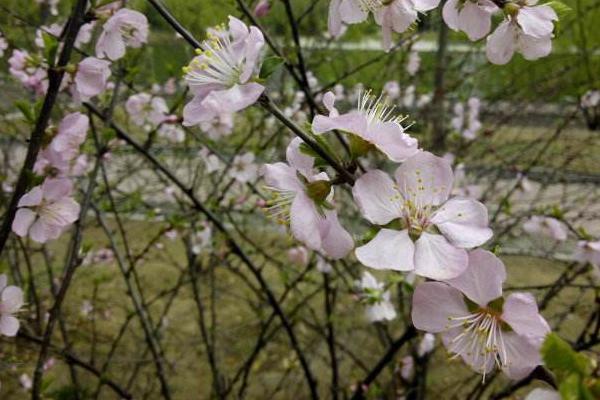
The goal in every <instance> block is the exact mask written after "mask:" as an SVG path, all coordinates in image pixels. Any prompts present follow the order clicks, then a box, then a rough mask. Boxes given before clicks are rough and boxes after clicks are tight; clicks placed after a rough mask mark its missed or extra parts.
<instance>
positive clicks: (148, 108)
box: [125, 93, 169, 130]
mask: <svg viewBox="0 0 600 400" xmlns="http://www.w3.org/2000/svg"><path fill="white" fill-rule="evenodd" d="M125 109H126V110H127V114H128V115H129V118H131V120H132V121H133V123H135V124H136V125H138V126H143V127H145V128H146V129H147V130H151V129H153V128H155V127H157V126H158V125H159V124H161V123H162V122H164V121H165V120H166V119H167V118H168V117H169V115H168V114H169V107H168V106H167V102H166V101H165V99H164V98H162V97H159V96H152V95H150V94H148V93H138V94H134V95H132V96H130V97H129V99H127V102H126V103H125Z"/></svg>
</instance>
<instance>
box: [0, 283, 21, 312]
mask: <svg viewBox="0 0 600 400" xmlns="http://www.w3.org/2000/svg"><path fill="white" fill-rule="evenodd" d="M22 306H23V291H22V290H21V288H18V287H16V286H9V287H7V288H5V289H4V290H3V291H2V312H4V313H9V314H14V313H16V312H17V311H19V309H20V308H21V307H22Z"/></svg>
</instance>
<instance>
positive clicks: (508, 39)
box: [485, 21, 517, 65]
mask: <svg viewBox="0 0 600 400" xmlns="http://www.w3.org/2000/svg"><path fill="white" fill-rule="evenodd" d="M516 42H517V32H516V31H515V27H514V26H513V25H512V24H511V23H510V22H509V21H504V22H502V23H501V24H500V25H498V27H497V28H496V30H495V31H494V33H492V34H491V35H489V36H488V37H487V44H486V48H485V51H486V54H487V58H488V60H490V62H492V63H494V64H499V65H503V64H506V63H508V62H509V61H510V59H511V58H512V56H513V54H514V53H515V46H516Z"/></svg>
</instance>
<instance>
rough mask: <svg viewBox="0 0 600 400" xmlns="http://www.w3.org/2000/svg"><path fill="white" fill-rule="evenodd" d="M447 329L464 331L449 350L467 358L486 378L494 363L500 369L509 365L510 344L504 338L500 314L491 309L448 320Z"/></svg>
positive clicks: (453, 341)
mask: <svg viewBox="0 0 600 400" xmlns="http://www.w3.org/2000/svg"><path fill="white" fill-rule="evenodd" d="M448 319H449V321H448V325H447V329H455V328H458V329H461V328H462V332H461V333H460V334H458V335H457V336H456V337H454V339H452V342H451V345H450V346H449V347H448V350H449V351H451V352H452V353H455V355H454V356H453V357H452V358H456V357H458V356H466V358H467V359H470V360H471V364H472V365H473V367H474V368H475V369H478V370H479V372H481V373H482V374H483V380H484V381H485V375H486V372H487V370H488V369H489V366H490V363H494V364H495V365H497V366H498V367H499V368H505V367H506V366H507V365H508V357H507V353H506V345H505V344H504V338H503V336H502V325H503V321H502V320H501V319H500V316H499V314H498V313H496V312H494V311H493V310H490V309H479V310H478V311H476V312H474V313H472V314H469V315H467V316H464V317H450V318H448Z"/></svg>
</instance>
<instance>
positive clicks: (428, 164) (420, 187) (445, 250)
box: [352, 152, 492, 280]
mask: <svg viewBox="0 0 600 400" xmlns="http://www.w3.org/2000/svg"><path fill="white" fill-rule="evenodd" d="M395 178H396V182H395V183H394V181H393V180H392V179H391V178H390V177H389V176H388V175H387V174H386V173H385V172H383V171H380V170H372V171H369V172H367V173H366V174H364V175H363V176H361V177H360V178H359V179H358V180H357V181H356V184H355V185H354V188H353V190H352V192H353V195H354V199H355V200H356V203H357V204H358V206H359V208H360V210H361V212H362V214H363V216H364V217H365V218H366V219H368V220H369V221H370V222H371V223H373V224H375V225H380V226H383V227H384V228H383V229H381V230H380V231H379V233H377V235H376V236H375V237H374V238H373V239H372V240H371V241H370V242H369V243H367V244H365V245H363V246H361V247H358V248H357V249H356V257H357V258H358V260H359V261H360V262H361V263H362V264H364V265H366V266H368V267H371V268H375V269H392V270H397V271H414V272H415V273H416V274H417V275H421V276H425V277H427V278H431V279H436V280H439V279H450V278H454V277H456V276H458V275H460V274H461V273H462V272H463V271H464V270H465V269H466V268H467V262H468V257H467V252H466V250H465V249H468V248H473V247H476V246H479V245H482V244H483V243H485V242H486V241H487V240H488V239H489V238H490V237H491V236H492V231H491V229H490V228H488V214H487V209H486V208H485V206H484V205H483V204H481V203H480V202H478V201H476V200H473V199H466V198H458V197H455V198H451V199H448V197H449V196H450V192H451V190H452V183H453V179H454V178H453V173H452V169H451V168H450V164H449V163H448V161H446V160H444V159H443V158H440V157H436V156H434V155H433V154H431V153H427V152H420V153H418V154H417V155H415V156H413V157H411V158H410V159H408V160H407V161H406V162H404V164H402V165H401V166H400V167H399V168H398V169H397V170H396V175H395Z"/></svg>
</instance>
